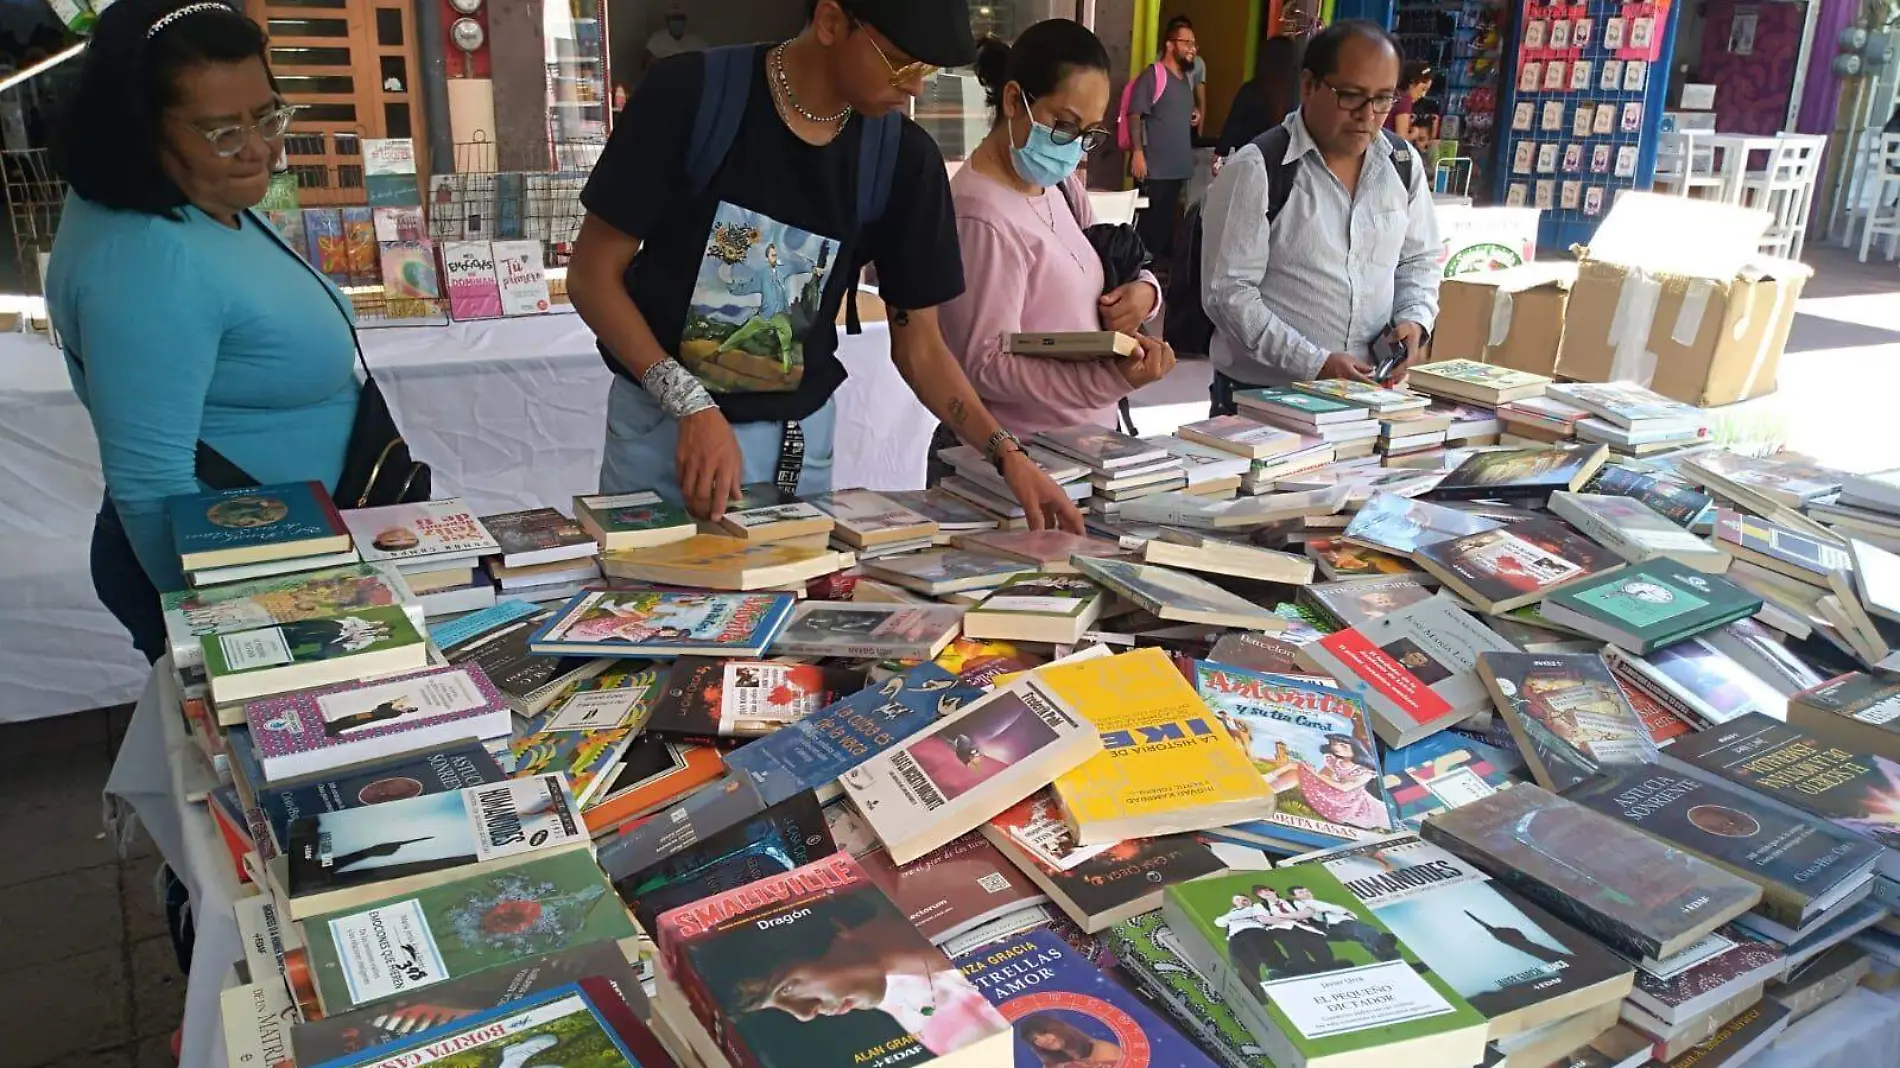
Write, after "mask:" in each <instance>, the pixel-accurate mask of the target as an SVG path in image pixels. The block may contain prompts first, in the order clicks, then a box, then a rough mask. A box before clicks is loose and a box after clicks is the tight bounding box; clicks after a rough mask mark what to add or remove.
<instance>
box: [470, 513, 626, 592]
mask: <svg viewBox="0 0 1900 1068" xmlns="http://www.w3.org/2000/svg"><path fill="white" fill-rule="evenodd" d="M481 524H482V528H483V529H485V530H487V531H488V533H489V535H490V536H491V537H493V538H494V539H495V543H496V544H497V545H499V546H500V547H501V552H500V553H499V554H498V555H496V556H491V557H489V558H488V559H487V560H486V561H485V562H486V564H487V566H488V573H489V575H490V576H491V577H493V579H494V580H495V586H496V588H497V589H499V590H500V591H501V593H502V595H504V596H508V597H518V598H520V599H521V600H524V601H535V602H547V601H565V600H567V599H568V598H570V597H572V596H574V595H575V594H577V593H579V592H581V589H582V588H583V587H585V586H586V585H587V584H588V583H590V582H594V581H597V580H598V579H599V578H600V545H599V543H598V542H596V541H595V540H594V535H593V534H591V533H589V532H588V531H587V529H586V528H585V527H583V526H581V524H579V523H577V522H575V521H574V520H572V519H569V518H568V517H567V516H564V515H562V514H561V513H560V512H557V511H555V510H554V509H552V508H531V509H528V510H526V511H521V512H504V513H502V514H500V515H487V516H483V517H482V518H481ZM491 603H492V602H491ZM473 607H475V608H480V607H486V606H485V605H474V606H473Z"/></svg>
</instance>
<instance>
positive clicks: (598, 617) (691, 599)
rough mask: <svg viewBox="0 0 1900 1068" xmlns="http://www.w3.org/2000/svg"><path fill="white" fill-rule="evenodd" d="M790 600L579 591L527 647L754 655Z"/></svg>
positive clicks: (781, 596) (568, 652) (564, 651)
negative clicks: (581, 592) (580, 592)
mask: <svg viewBox="0 0 1900 1068" xmlns="http://www.w3.org/2000/svg"><path fill="white" fill-rule="evenodd" d="M793 601H794V598H793V597H792V595H791V594H788V593H757V594H754V593H661V592H657V591H650V590H627V591H607V592H592V593H583V594H580V595H579V596H577V597H575V598H574V599H573V600H571V601H569V602H567V603H566V604H565V605H562V606H561V608H560V609H559V610H558V611H556V612H555V613H554V615H553V617H552V618H550V619H549V620H548V621H547V622H546V623H545V624H543V625H542V627H541V629H540V630H539V631H537V632H536V633H535V635H534V637H533V638H532V639H530V640H529V643H528V648H529V649H530V650H532V651H533V652H535V653H537V654H540V655H542V656H648V657H660V658H671V657H676V656H686V655H691V654H701V655H716V656H759V655H761V654H763V653H764V652H765V650H766V647H767V646H769V645H770V644H771V642H772V638H773V636H774V635H776V634H777V633H778V631H779V628H781V627H783V626H784V625H785V620H786V619H787V617H789V616H790V615H791V611H792V604H793Z"/></svg>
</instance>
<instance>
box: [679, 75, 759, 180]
mask: <svg viewBox="0 0 1900 1068" xmlns="http://www.w3.org/2000/svg"><path fill="white" fill-rule="evenodd" d="M704 55H705V57H706V80H705V83H704V84H702V85H701V86H700V90H699V109H698V110H697V111H696V112H694V114H693V133H692V140H690V141H689V142H687V145H686V184H687V187H688V189H689V190H690V191H691V192H692V193H694V194H698V193H701V192H703V191H704V190H705V189H706V187H707V186H708V185H711V184H712V180H713V176H714V175H715V174H718V173H719V167H720V165H721V164H723V163H725V162H726V153H728V152H730V151H731V150H732V142H733V141H735V140H736V139H738V136H739V126H740V124H741V123H743V122H744V121H745V105H746V98H747V97H748V96H750V95H751V94H752V68H753V64H754V63H756V62H757V61H758V58H759V46H758V45H728V46H726V47H724V48H709V49H707V50H706V51H705V53H704Z"/></svg>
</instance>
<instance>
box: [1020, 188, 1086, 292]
mask: <svg viewBox="0 0 1900 1068" xmlns="http://www.w3.org/2000/svg"><path fill="white" fill-rule="evenodd" d="M1061 195H1062V193H1061V192H1060V191H1057V190H1054V189H1045V190H1043V191H1042V195H1041V196H1034V197H1029V196H1026V197H1025V199H1027V200H1028V201H1029V213H1030V214H1031V215H1034V216H1035V217H1036V221H1038V222H1040V223H1042V224H1043V225H1044V226H1047V227H1048V228H1049V236H1050V237H1051V238H1053V239H1054V240H1055V243H1056V244H1057V245H1059V246H1061V248H1062V251H1063V252H1066V253H1068V255H1069V262H1070V263H1073V264H1075V269H1076V270H1078V271H1081V272H1082V273H1084V274H1087V273H1088V268H1087V267H1084V266H1082V261H1081V260H1078V259H1076V258H1075V252H1074V250H1072V249H1070V248H1069V243H1068V242H1066V241H1064V240H1062V235H1061V234H1060V233H1058V232H1057V231H1056V208H1055V205H1054V204H1053V203H1051V202H1050V199H1049V198H1050V197H1059V196H1061ZM1039 203H1040V204H1042V205H1045V206H1047V207H1048V209H1049V210H1048V211H1047V212H1045V211H1043V210H1042V208H1040V207H1037V204H1039Z"/></svg>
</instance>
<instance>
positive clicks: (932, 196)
mask: <svg viewBox="0 0 1900 1068" xmlns="http://www.w3.org/2000/svg"><path fill="white" fill-rule="evenodd" d="M705 71H706V61H705V56H704V55H703V54H701V53H692V54H688V55H682V56H676V57H673V58H670V59H665V60H662V61H660V62H658V63H656V64H654V66H653V69H652V71H651V72H650V73H649V74H648V75H647V77H646V79H645V80H644V81H643V82H641V84H640V87H639V88H638V89H637V90H635V92H634V94H633V98H632V99H631V100H630V101H628V103H627V107H626V109H625V110H624V111H622V112H621V113H620V116H619V119H618V121H617V123H616V125H615V128H614V132H613V137H612V138H611V139H610V140H609V142H608V144H607V148H606V150H605V151H604V152H603V153H602V155H601V159H600V163H599V164H598V165H597V166H596V167H595V168H594V173H593V175H592V177H590V178H589V179H588V181H587V188H586V190H585V191H584V192H583V193H582V194H581V203H582V205H584V206H585V207H586V209H587V211H588V213H589V214H591V215H593V216H595V217H596V218H598V219H600V220H601V221H602V222H605V223H607V224H608V225H610V226H612V227H613V228H614V229H616V230H619V231H621V232H622V233H625V234H628V235H630V236H632V237H637V238H639V239H640V240H641V248H640V253H639V255H637V256H635V257H634V261H633V264H632V265H631V266H630V267H628V269H627V274H626V279H625V281H626V286H627V294H628V295H629V296H631V297H632V298H633V301H634V303H635V304H637V305H638V306H639V308H640V312H641V314H642V315H644V316H645V317H646V321H647V324H648V325H649V326H650V327H652V329H653V334H654V336H655V337H656V338H657V339H658V340H659V342H660V347H661V348H663V349H665V350H666V351H667V352H670V353H672V354H674V355H675V356H677V357H678V358H679V360H680V362H681V363H683V364H685V365H686V367H687V368H688V369H689V370H691V371H692V372H693V373H694V374H696V375H698V376H699V378H700V380H701V381H703V382H705V383H706V385H707V388H708V389H710V390H711V391H712V393H713V395H714V397H715V398H716V399H717V400H718V401H719V407H720V409H721V410H722V411H723V412H724V413H725V415H726V418H728V419H730V420H732V421H733V422H735V423H740V422H761V421H782V420H791V419H803V418H805V417H806V416H809V415H811V414H812V413H813V412H816V411H817V410H818V409H819V408H821V407H823V406H824V403H825V401H827V400H828V399H830V397H831V395H832V393H834V392H835V391H836V390H837V388H838V386H839V384H840V383H842V382H843V381H844V378H845V371H844V367H843V365H841V364H840V363H839V362H838V357H837V349H838V330H837V325H836V324H837V318H838V309H839V305H840V303H841V301H842V300H843V298H844V296H845V293H846V292H847V291H848V289H849V288H850V286H851V284H852V282H853V281H854V279H853V278H852V277H851V275H852V272H851V270H850V267H851V265H853V264H855V263H859V262H871V263H875V264H877V269H878V283H879V291H880V293H881V294H882V296H883V297H884V299H885V301H886V302H887V303H889V304H890V305H891V306H893V307H898V308H911V309H917V308H932V307H936V306H937V305H940V304H943V303H945V302H947V301H950V300H952V299H954V298H955V297H957V296H959V295H960V294H961V293H962V292H963V262H962V256H961V253H960V252H959V250H958V248H957V230H956V212H955V209H954V207H953V206H952V204H951V200H950V183H949V180H948V177H947V175H946V172H945V169H944V162H943V154H942V153H941V152H939V151H938V149H937V146H936V143H935V142H933V141H932V140H931V139H930V137H929V135H927V134H925V133H924V131H923V130H922V129H921V128H919V127H918V126H917V125H916V124H915V123H913V122H911V121H910V120H908V119H905V120H904V122H903V135H902V137H901V138H900V140H899V146H898V155H897V169H896V173H895V175H894V176H893V179H892V187H891V198H890V202H889V204H888V205H887V206H886V208H885V209H884V215H883V217H882V219H881V220H880V221H879V222H878V223H877V224H876V225H875V226H873V227H871V228H870V229H869V231H868V232H866V233H864V234H862V235H860V234H859V232H858V230H859V227H858V209H857V190H858V181H859V175H858V173H857V171H858V152H859V142H860V140H861V139H862V138H863V136H864V121H863V120H862V119H860V118H853V119H852V120H851V121H850V122H849V123H848V124H847V125H846V127H845V129H844V132H843V133H842V134H840V135H839V136H838V137H837V138H836V139H835V140H833V141H832V142H831V143H830V144H828V145H826V146H824V147H822V148H820V147H816V146H813V145H809V144H806V143H805V142H803V141H801V140H799V139H798V137H797V136H796V135H795V134H793V133H792V131H791V130H790V129H789V128H788V127H787V126H786V125H785V123H784V121H783V120H781V119H780V118H779V116H778V113H777V110H776V109H775V107H774V106H773V103H772V97H771V93H770V91H769V89H768V88H767V85H766V80H765V50H764V49H763V48H761V49H760V51H759V56H758V60H757V63H756V69H755V73H754V75H753V79H752V89H751V92H750V93H749V95H748V97H747V101H746V112H745V119H744V121H743V122H742V123H741V125H740V128H739V134H738V136H737V137H736V138H735V139H734V140H733V144H732V149H731V151H730V152H728V153H727V155H726V160H725V163H724V164H723V165H722V166H721V167H720V169H719V172H718V173H717V174H716V175H714V177H713V179H712V181H711V183H709V185H708V187H707V189H706V191H705V192H704V193H702V194H701V195H699V196H697V197H689V195H688V194H687V192H686V189H687V185H688V182H687V177H686V156H687V150H688V147H689V142H690V140H691V138H692V129H693V117H694V114H695V113H696V111H697V109H698V106H699V97H700V87H701V84H702V83H703V82H704V80H705ZM864 180H866V181H869V180H871V179H870V176H868V175H867V176H864ZM840 265H843V266H842V267H841V266H840ZM601 354H602V356H604V357H605V358H606V360H607V365H608V367H610V368H612V369H613V371H614V373H616V374H619V375H621V376H623V377H629V378H630V377H631V375H629V374H628V372H627V370H626V368H625V367H623V366H622V365H621V364H620V362H619V361H618V360H615V359H614V358H613V357H612V356H609V355H607V351H606V346H605V345H604V344H603V345H602V346H601Z"/></svg>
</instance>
